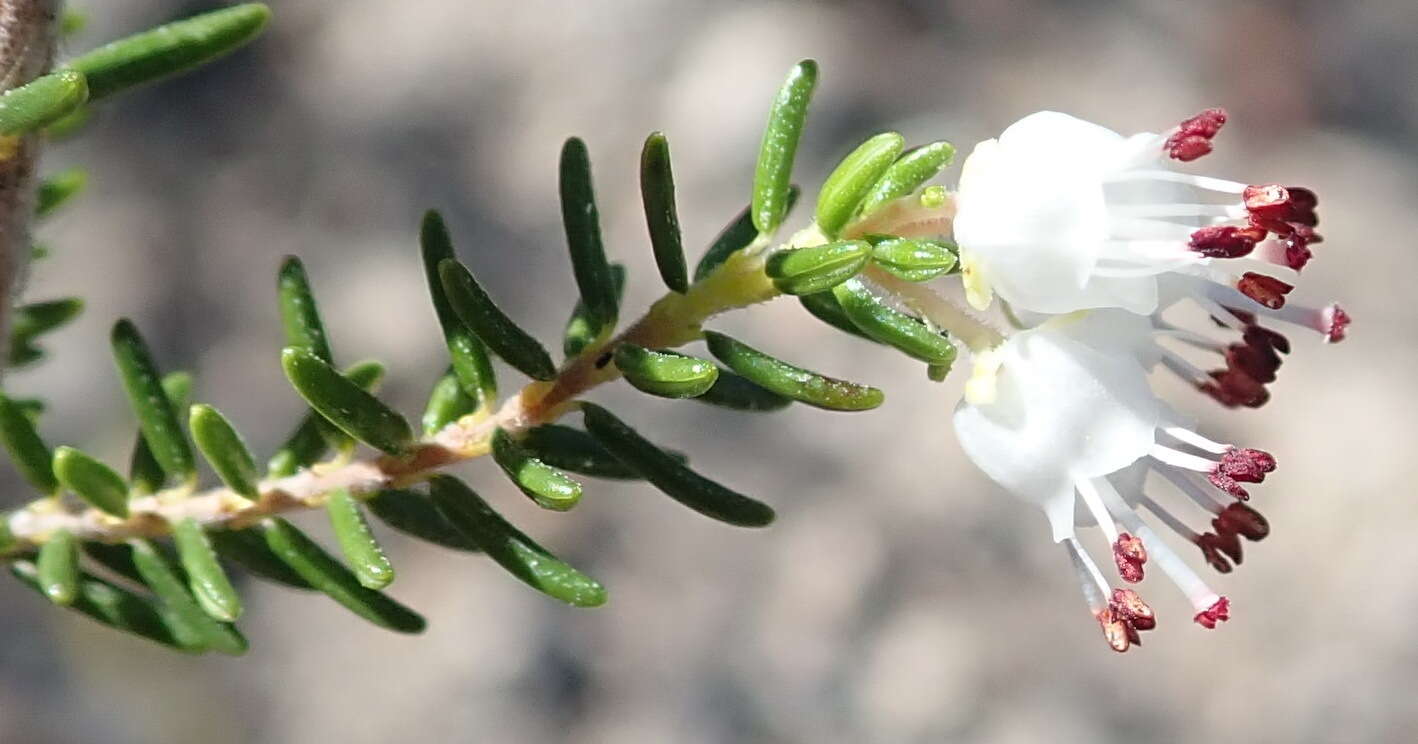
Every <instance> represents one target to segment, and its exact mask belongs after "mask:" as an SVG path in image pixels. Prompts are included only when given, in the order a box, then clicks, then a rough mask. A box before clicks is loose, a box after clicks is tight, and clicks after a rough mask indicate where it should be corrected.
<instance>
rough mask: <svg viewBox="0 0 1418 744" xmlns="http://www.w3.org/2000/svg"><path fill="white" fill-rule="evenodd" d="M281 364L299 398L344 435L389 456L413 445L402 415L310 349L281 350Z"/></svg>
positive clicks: (407, 424)
mask: <svg viewBox="0 0 1418 744" xmlns="http://www.w3.org/2000/svg"><path fill="white" fill-rule="evenodd" d="M281 366H282V367H283V368H284V369H285V372H286V378H287V379H289V380H290V383H291V385H292V386H294V387H295V390H296V392H297V393H300V397H302V398H304V399H305V402H306V403H309V404H310V407H311V408H314V409H315V410H316V411H317V412H319V414H320V415H321V416H323V417H325V419H326V420H327V421H329V422H330V423H332V424H334V425H335V426H337V427H339V429H340V430H341V431H343V432H345V433H346V434H349V435H350V436H352V437H354V438H355V439H358V440H359V441H361V442H364V443H365V444H368V445H369V446H371V447H374V448H376V449H379V450H382V451H384V452H387V453H389V454H391V455H399V454H403V453H404V452H405V451H407V450H408V448H409V447H410V445H412V444H413V442H414V433H413V430H412V429H410V428H409V422H408V421H405V420H404V417H403V416H401V415H399V413H398V412H397V411H395V410H394V409H392V408H390V407H389V406H386V405H384V404H383V403H382V402H380V401H379V399H378V398H376V397H374V396H373V395H370V394H369V393H366V392H365V391H364V389H363V388H361V387H360V386H359V385H358V384H356V383H355V382H353V381H351V380H350V379H349V378H348V377H345V376H344V375H342V374H340V373H339V372H338V371H337V370H336V369H335V368H334V367H331V366H330V365H329V364H326V363H325V362H324V361H323V360H321V359H320V358H319V357H317V356H315V355H314V354H312V353H310V352H309V351H307V350H305V349H297V348H292V347H286V348H285V349H282V350H281Z"/></svg>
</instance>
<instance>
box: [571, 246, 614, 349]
mask: <svg viewBox="0 0 1418 744" xmlns="http://www.w3.org/2000/svg"><path fill="white" fill-rule="evenodd" d="M611 281H613V282H615V301H616V304H617V306H618V305H619V304H620V301H621V299H622V298H623V297H624V296H625V266H624V265H623V264H618V263H614V264H611ZM600 337H601V330H600V326H599V325H598V324H597V323H596V321H594V320H592V319H591V316H590V315H589V314H588V313H587V312H586V305H585V303H583V302H581V300H579V299H578V300H576V306H575V307H573V308H572V309H571V317H570V318H568V319H567V321H566V333H565V334H564V335H563V336H562V339H561V351H562V353H563V354H565V355H566V358H567V359H570V358H572V357H574V356H576V355H578V354H580V353H581V352H582V351H584V350H585V349H586V347H587V346H590V345H591V344H593V343H595V342H596V341H597V340H599V339H600Z"/></svg>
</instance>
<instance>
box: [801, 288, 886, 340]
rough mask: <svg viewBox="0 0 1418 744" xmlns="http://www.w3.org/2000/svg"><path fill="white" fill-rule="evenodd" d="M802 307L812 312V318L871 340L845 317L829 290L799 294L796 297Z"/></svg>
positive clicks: (845, 314)
mask: <svg viewBox="0 0 1418 744" xmlns="http://www.w3.org/2000/svg"><path fill="white" fill-rule="evenodd" d="M798 302H801V303H802V305H803V309H805V310H807V311H808V312H809V313H811V314H812V316H813V317H814V318H817V319H818V320H820V321H822V322H824V323H826V324H827V325H830V326H832V327H833V328H836V329H837V330H839V331H843V332H845V333H850V334H852V335H853V336H856V337H858V338H863V339H866V340H867V341H873V339H872V338H870V337H869V336H867V335H866V334H865V333H862V331H861V329H860V328H857V326H856V325H855V324H854V323H852V319H851V318H848V317H847V313H846V312H845V311H843V310H842V306H841V305H839V304H837V298H836V297H834V296H833V295H832V293H831V292H819V293H817V294H810V295H801V296H799V297H798Z"/></svg>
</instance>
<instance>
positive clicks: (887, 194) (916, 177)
mask: <svg viewBox="0 0 1418 744" xmlns="http://www.w3.org/2000/svg"><path fill="white" fill-rule="evenodd" d="M954 157H955V146H954V145H952V144H950V143H949V142H945V141H943V140H942V141H939V142H932V143H930V144H928V145H922V146H920V147H917V148H915V149H913V150H911V151H910V152H907V153H906V154H905V155H902V156H901V158H900V159H899V160H897V161H896V162H895V163H892V164H891V167H890V168H887V169H886V172H885V173H883V174H882V176H881V178H879V179H877V182H876V183H875V184H873V185H872V187H871V190H869V191H868V192H867V196H866V198H865V199H863V200H862V207H861V213H862V215H863V216H865V215H868V214H871V213H872V212H873V211H875V210H876V209H877V208H878V207H880V206H881V205H883V204H885V203H887V202H889V201H891V200H893V199H899V198H901V197H903V196H906V195H907V194H910V193H911V192H913V191H915V190H916V189H918V188H920V187H921V184H923V183H925V182H926V181H929V180H931V179H932V178H935V176H936V174H937V173H940V171H941V169H942V168H945V166H947V165H950V161H951V159H952V158H954Z"/></svg>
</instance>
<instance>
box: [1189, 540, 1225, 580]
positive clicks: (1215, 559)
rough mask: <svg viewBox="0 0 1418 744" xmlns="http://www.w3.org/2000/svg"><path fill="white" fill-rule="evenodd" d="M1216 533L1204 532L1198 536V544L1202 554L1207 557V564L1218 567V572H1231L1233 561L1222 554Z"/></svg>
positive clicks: (1196, 541)
mask: <svg viewBox="0 0 1418 744" xmlns="http://www.w3.org/2000/svg"><path fill="white" fill-rule="evenodd" d="M1216 540H1217V537H1216V535H1213V534H1211V533H1210V532H1204V533H1202V534H1200V535H1197V536H1196V540H1195V541H1194V542H1195V543H1196V546H1197V547H1198V548H1201V556H1202V557H1203V558H1205V559H1206V563H1207V565H1209V566H1211V567H1212V568H1214V569H1216V572H1217V573H1223V574H1228V573H1231V562H1230V561H1228V560H1226V557H1225V556H1223V555H1221V549H1220V547H1218V546H1217V544H1216Z"/></svg>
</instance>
